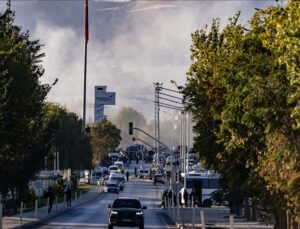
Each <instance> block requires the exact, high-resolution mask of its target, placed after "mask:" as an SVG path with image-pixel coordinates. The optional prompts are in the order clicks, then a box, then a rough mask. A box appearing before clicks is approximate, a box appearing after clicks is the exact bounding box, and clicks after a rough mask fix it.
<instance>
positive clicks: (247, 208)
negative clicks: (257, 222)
mask: <svg viewBox="0 0 300 229" xmlns="http://www.w3.org/2000/svg"><path fill="white" fill-rule="evenodd" d="M245 217H246V219H247V221H250V220H251V214H250V206H249V200H248V199H247V200H246V201H245Z"/></svg>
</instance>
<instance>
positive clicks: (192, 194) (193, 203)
mask: <svg viewBox="0 0 300 229" xmlns="http://www.w3.org/2000/svg"><path fill="white" fill-rule="evenodd" d="M194 195H195V190H194V189H192V191H191V194H190V206H191V207H194V205H195V201H193V200H194ZM192 205H193V206H192Z"/></svg>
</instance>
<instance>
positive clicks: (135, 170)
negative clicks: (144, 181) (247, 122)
mask: <svg viewBox="0 0 300 229" xmlns="http://www.w3.org/2000/svg"><path fill="white" fill-rule="evenodd" d="M134 175H135V177H137V168H136V166H135V167H134Z"/></svg>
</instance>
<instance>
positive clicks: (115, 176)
mask: <svg viewBox="0 0 300 229" xmlns="http://www.w3.org/2000/svg"><path fill="white" fill-rule="evenodd" d="M108 181H115V182H118V183H119V185H120V190H121V191H123V189H124V186H125V177H124V175H123V174H122V173H112V174H110V176H109V179H108Z"/></svg>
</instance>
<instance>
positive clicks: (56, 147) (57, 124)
mask: <svg viewBox="0 0 300 229" xmlns="http://www.w3.org/2000/svg"><path fill="white" fill-rule="evenodd" d="M44 109H45V120H46V122H48V123H50V124H51V126H52V127H53V128H52V136H51V138H50V139H49V141H50V142H51V145H52V149H51V150H50V151H49V153H48V158H49V160H48V161H51V159H53V158H54V153H55V152H56V151H58V152H59V161H60V169H68V168H71V169H72V170H81V169H89V168H90V167H91V164H92V150H91V145H90V139H89V137H87V136H84V135H83V133H82V120H80V119H79V118H78V116H77V115H76V114H75V113H72V112H69V111H67V109H66V108H63V107H61V106H59V105H57V104H53V103H47V104H46V105H45V108H44ZM51 165H52V163H50V166H51Z"/></svg>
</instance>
